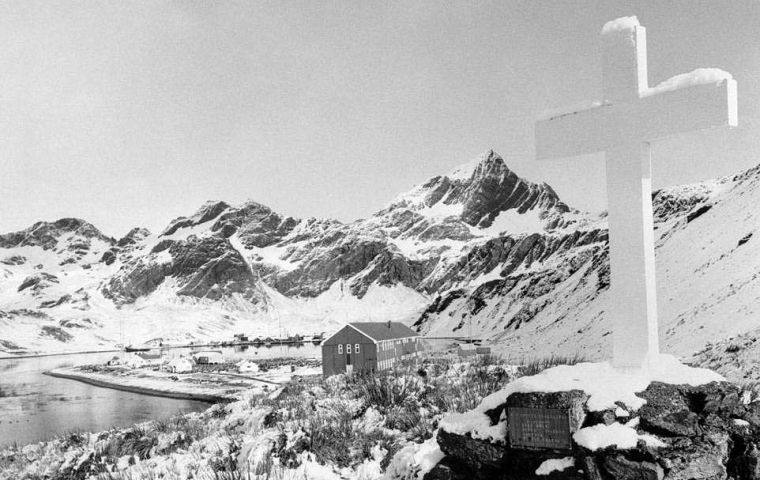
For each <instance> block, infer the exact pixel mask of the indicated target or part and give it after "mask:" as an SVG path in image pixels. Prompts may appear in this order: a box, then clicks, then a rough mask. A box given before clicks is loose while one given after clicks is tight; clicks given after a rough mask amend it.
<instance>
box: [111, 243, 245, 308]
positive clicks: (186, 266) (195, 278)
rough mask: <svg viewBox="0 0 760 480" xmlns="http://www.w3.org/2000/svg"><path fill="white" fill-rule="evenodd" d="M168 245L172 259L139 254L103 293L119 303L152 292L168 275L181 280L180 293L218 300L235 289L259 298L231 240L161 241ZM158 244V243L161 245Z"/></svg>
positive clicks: (181, 294)
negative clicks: (160, 258) (164, 260)
mask: <svg viewBox="0 0 760 480" xmlns="http://www.w3.org/2000/svg"><path fill="white" fill-rule="evenodd" d="M158 245H162V247H163V248H161V249H159V251H163V250H166V249H168V251H169V253H170V255H171V258H172V261H171V262H170V263H162V262H158V261H156V260H155V258H153V257H150V256H148V257H139V258H137V259H135V260H134V261H132V262H131V263H130V264H128V265H125V266H124V267H122V269H121V270H120V272H119V274H117V275H115V276H114V277H112V278H111V280H110V281H109V282H108V283H107V284H106V285H105V286H104V287H103V294H104V295H106V296H107V297H108V298H111V299H113V300H114V301H115V302H117V303H129V302H132V301H134V300H135V299H137V298H138V297H140V296H143V295H147V294H149V293H151V292H153V291H154V290H155V289H156V288H157V287H158V286H159V285H160V284H161V283H162V282H163V281H164V279H165V278H167V277H174V278H176V279H177V281H178V286H179V289H178V290H177V295H180V296H191V297H196V298H208V299H212V300H219V299H221V298H222V297H224V296H226V295H231V294H233V293H238V294H241V295H242V296H243V297H244V298H246V299H248V300H251V301H255V300H258V297H259V290H258V286H257V285H256V280H255V278H254V276H253V273H252V272H251V270H250V268H249V267H248V264H247V263H246V261H245V259H243V257H242V256H241V255H240V253H239V252H238V251H237V250H235V249H234V248H233V247H232V245H231V244H230V242H229V240H227V239H224V238H219V237H214V236H211V237H204V238H199V237H196V236H194V235H191V236H190V237H188V239H187V240H185V241H167V242H164V243H159V244H158ZM158 245H157V246H158Z"/></svg>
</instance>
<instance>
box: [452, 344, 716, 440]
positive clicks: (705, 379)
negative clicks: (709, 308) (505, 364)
mask: <svg viewBox="0 0 760 480" xmlns="http://www.w3.org/2000/svg"><path fill="white" fill-rule="evenodd" d="M722 380H723V377H721V376H720V375H718V374H717V373H715V372H712V371H710V370H707V369H704V368H692V367H688V366H686V365H683V364H682V363H681V362H679V361H678V360H677V359H676V358H675V357H672V356H670V355H658V356H656V357H653V358H651V359H650V360H649V362H648V365H646V367H645V368H642V369H640V370H636V371H625V370H618V369H616V368H614V367H612V365H610V364H609V363H608V362H602V363H589V362H586V363H578V364H575V365H560V366H556V367H553V368H550V369H547V370H544V371H543V372H541V373H539V374H538V375H533V376H530V377H521V378H518V379H517V380H515V381H513V382H512V383H510V384H508V385H507V386H506V387H505V388H503V389H502V390H499V391H498V392H496V393H493V394H491V395H489V396H488V397H486V398H484V399H483V401H482V402H481V404H480V405H479V406H478V407H477V408H476V409H474V410H471V411H469V412H466V413H455V414H451V415H449V416H447V417H445V418H444V419H443V420H442V421H441V423H440V428H442V429H444V430H446V431H447V432H451V433H457V434H460V435H465V434H467V433H470V434H472V437H473V438H480V439H484V440H490V441H503V440H504V438H505V435H506V428H507V426H506V423H504V422H501V423H497V424H496V425H493V426H492V425H491V420H490V418H489V417H488V415H486V412H487V411H488V410H493V409H495V408H497V407H498V406H500V405H502V404H503V403H504V402H505V401H506V399H507V397H509V396H510V395H512V394H513V393H532V392H563V391H569V390H583V391H584V392H586V394H588V395H589V399H588V402H587V404H586V405H587V407H588V409H589V410H590V411H602V410H608V409H611V410H614V409H615V408H617V406H618V405H617V402H622V403H623V404H625V405H626V406H627V407H628V408H629V409H630V410H632V411H635V410H638V409H639V408H641V407H642V406H643V405H644V402H645V401H644V399H642V398H641V397H638V396H637V395H636V393H637V392H641V391H643V390H645V389H646V388H647V387H648V386H649V384H650V383H651V382H664V383H671V384H687V385H692V386H696V385H703V384H705V383H709V382H713V381H722ZM634 444H635V443H634Z"/></svg>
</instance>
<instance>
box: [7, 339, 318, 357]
mask: <svg viewBox="0 0 760 480" xmlns="http://www.w3.org/2000/svg"><path fill="white" fill-rule="evenodd" d="M310 343H311V342H302V343H301V344H300V345H301V346H306V345H307V344H310ZM291 345H296V344H295V343H292V342H291V343H288V342H278V343H273V344H270V345H265V344H263V343H261V344H254V343H251V342H242V343H230V344H228V345H218V344H214V343H198V344H192V345H164V346H161V347H151V350H173V349H176V348H209V347H212V348H226V347H236V346H245V347H254V348H272V347H279V346H291ZM314 346H317V347H318V346H319V345H318V344H314ZM124 351H125V350H124V349H119V348H109V349H106V350H84V351H74V352H53V353H29V354H19V355H13V354H8V353H7V352H4V353H5V356H0V360H14V359H20V358H40V357H55V356H63V355H88V354H93V353H111V352H124Z"/></svg>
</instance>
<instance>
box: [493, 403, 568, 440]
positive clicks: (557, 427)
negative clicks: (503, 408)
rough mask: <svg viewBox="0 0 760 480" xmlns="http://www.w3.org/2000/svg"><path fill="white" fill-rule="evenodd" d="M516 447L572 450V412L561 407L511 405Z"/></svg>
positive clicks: (509, 420) (509, 411)
mask: <svg viewBox="0 0 760 480" xmlns="http://www.w3.org/2000/svg"><path fill="white" fill-rule="evenodd" d="M507 423H508V425H509V440H510V444H511V446H512V448H525V449H553V450H570V449H571V448H572V443H571V440H570V412H569V411H568V410H566V409H559V408H527V407H509V408H507Z"/></svg>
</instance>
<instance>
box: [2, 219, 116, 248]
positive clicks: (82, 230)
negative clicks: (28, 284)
mask: <svg viewBox="0 0 760 480" xmlns="http://www.w3.org/2000/svg"><path fill="white" fill-rule="evenodd" d="M67 233H70V234H74V235H75V236H76V237H79V238H81V239H85V240H89V239H98V240H101V241H103V242H106V243H109V244H112V243H114V240H113V239H112V238H110V237H107V236H105V235H103V233H101V232H100V230H98V229H97V228H95V227H94V226H93V225H92V224H91V223H88V222H85V221H84V220H80V219H78V218H62V219H60V220H57V221H55V222H37V223H35V224H34V225H32V226H31V227H29V228H27V229H26V230H21V231H18V232H13V233H7V234H5V235H0V248H13V247H29V246H38V247H42V248H43V249H44V250H51V249H53V248H55V247H56V246H57V245H58V241H59V239H60V238H61V237H62V236H63V235H64V234H67ZM84 246H89V243H88V242H85V241H83V242H81V243H80V244H79V248H80V249H81V248H83V247H84ZM71 248H72V249H77V246H76V245H74V246H73V247H71Z"/></svg>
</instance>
